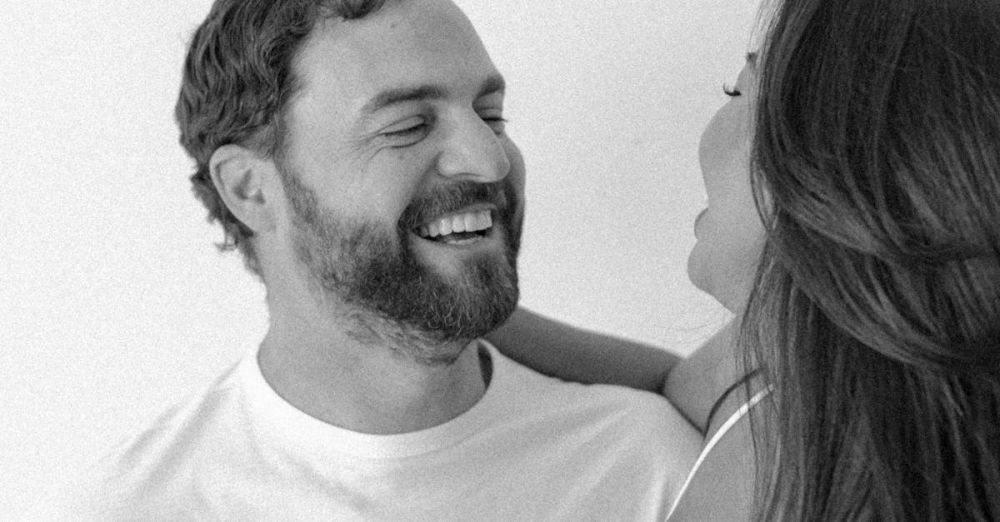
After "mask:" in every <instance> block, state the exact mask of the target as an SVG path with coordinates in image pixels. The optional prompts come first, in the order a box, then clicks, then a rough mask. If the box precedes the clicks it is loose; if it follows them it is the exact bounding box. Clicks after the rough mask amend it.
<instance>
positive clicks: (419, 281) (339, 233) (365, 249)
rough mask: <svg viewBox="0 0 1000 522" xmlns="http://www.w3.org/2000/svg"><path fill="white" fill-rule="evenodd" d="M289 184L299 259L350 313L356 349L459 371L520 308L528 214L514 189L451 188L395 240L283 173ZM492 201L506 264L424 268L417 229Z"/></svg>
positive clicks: (408, 214) (406, 223)
mask: <svg viewBox="0 0 1000 522" xmlns="http://www.w3.org/2000/svg"><path fill="white" fill-rule="evenodd" d="M282 181H283V184H284V188H285V192H286V194H287V195H288V200H289V202H290V204H291V209H292V218H293V225H294V228H295V232H294V234H295V236H294V238H293V245H294V248H295V251H296V254H297V257H298V259H299V261H300V262H301V263H302V265H303V266H304V267H305V269H306V270H307V272H308V275H309V276H310V277H311V279H312V280H313V283H314V284H315V285H316V286H317V287H318V288H319V290H320V291H321V292H323V293H324V294H326V295H329V296H332V297H334V298H335V299H337V300H339V301H340V302H342V303H344V304H345V305H347V309H348V312H347V314H345V315H343V316H342V319H346V320H347V322H348V324H346V325H345V326H346V327H347V329H348V333H349V334H350V335H352V337H354V338H355V339H356V340H358V341H361V342H364V343H366V344H385V345H388V346H389V347H390V348H392V349H393V350H395V351H396V352H397V353H399V354H400V355H403V356H408V357H410V358H412V359H414V360H416V361H418V362H421V363H423V364H430V365H441V364H450V363H452V362H454V361H455V360H456V359H457V357H458V355H459V354H460V353H461V350H460V349H458V350H456V349H455V346H458V347H460V348H464V345H466V344H468V342H469V341H471V340H472V339H475V338H477V337H481V336H483V335H484V334H486V333H487V332H490V331H492V330H493V329H495V328H496V327H497V326H499V325H500V324H501V323H503V321H505V320H506V319H507V318H508V317H509V316H510V314H511V313H512V312H513V311H514V309H515V307H516V306H517V299H518V286H517V268H516V267H517V261H516V259H517V252H518V249H519V243H520V235H521V223H520V217H521V213H520V212H519V205H520V201H519V198H518V195H517V193H516V191H515V190H514V189H513V187H512V186H511V184H510V183H509V182H500V183H494V184H483V183H474V182H461V183H456V184H454V185H450V186H446V187H442V188H440V189H438V190H436V191H435V192H433V193H431V194H428V195H425V196H423V197H420V198H419V199H417V200H415V201H413V202H412V203H411V204H410V205H409V206H408V207H407V208H406V210H405V211H404V213H403V216H402V218H401V219H400V220H399V222H398V223H397V224H396V227H395V233H392V232H391V231H389V230H387V229H386V224H385V223H381V222H376V221H373V220H366V219H358V218H346V217H342V216H339V215H337V214H335V213H334V212H333V211H332V210H330V209H327V208H322V207H321V206H320V205H319V202H318V199H317V197H316V194H315V192H313V191H312V190H311V189H309V188H308V187H306V186H304V185H303V184H302V183H301V181H299V179H298V177H297V175H296V174H295V173H294V172H287V171H286V172H283V173H282ZM484 202H485V203H491V204H494V205H495V206H496V207H497V219H496V222H495V223H494V224H493V226H494V227H501V231H502V232H503V237H504V254H503V256H502V258H498V257H497V256H496V255H495V254H485V255H484V254H480V255H476V256H475V257H470V259H468V260H467V261H465V266H464V267H463V270H462V271H461V273H460V275H458V276H451V277H445V276H442V275H441V274H439V273H437V272H436V271H435V270H434V268H433V267H429V266H425V265H423V264H421V263H420V261H419V260H418V258H417V256H416V254H415V253H414V252H413V249H412V241H413V240H414V236H413V235H412V231H413V229H414V228H415V227H417V226H419V225H421V224H423V223H425V222H427V221H429V220H430V219H433V218H436V217H439V216H443V215H446V214H448V213H451V212H454V211H457V210H461V209H462V208H465V207H467V206H469V205H472V204H476V203H484ZM496 232H498V231H494V233H496Z"/></svg>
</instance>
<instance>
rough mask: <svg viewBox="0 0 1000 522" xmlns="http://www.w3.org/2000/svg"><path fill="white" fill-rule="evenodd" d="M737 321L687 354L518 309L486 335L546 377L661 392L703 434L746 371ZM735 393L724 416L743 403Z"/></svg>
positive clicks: (725, 403)
mask: <svg viewBox="0 0 1000 522" xmlns="http://www.w3.org/2000/svg"><path fill="white" fill-rule="evenodd" d="M734 324H735V321H732V322H730V323H728V324H726V325H725V326H724V327H723V328H722V329H721V330H720V331H719V332H717V333H716V334H715V335H713V336H712V337H711V338H710V339H709V340H708V341H706V342H705V344H703V345H702V346H701V347H699V348H698V349H697V350H695V351H694V352H693V353H692V354H691V355H690V356H688V357H687V358H685V359H681V358H680V357H678V356H677V355H675V354H673V353H670V352H668V351H666V350H664V349H661V348H656V347H653V346H649V345H646V344H642V343H639V342H636V341H629V340H627V339H621V338H619V337H614V336H610V335H605V334H600V333H596V332H592V331H588V330H584V329H581V328H577V327H574V326H570V325H568V324H566V323H562V322H559V321H556V320H554V319H550V318H547V317H544V316H541V315H539V314H537V313H534V312H532V311H530V310H525V309H523V308H518V309H517V311H515V312H514V314H513V315H512V316H511V317H510V319H508V320H507V322H506V323H505V324H504V325H503V326H501V327H500V328H499V329H497V330H496V331H495V332H493V333H491V334H489V335H487V336H486V338H487V339H488V340H489V341H491V342H492V343H493V344H495V345H496V346H497V348H498V349H499V350H500V351H501V352H503V353H504V354H505V355H507V356H508V357H510V358H512V359H514V360H515V361H518V362H520V363H521V364H524V365H525V366H528V367H530V368H533V369H535V370H536V371H539V372H541V373H544V374H546V375H552V376H554V377H558V378H560V379H564V380H568V381H575V382H583V383H601V384H617V385H622V386H628V387H630V388H636V389H640V390H647V391H653V392H657V393H661V394H663V395H664V396H665V397H666V398H667V399H668V400H670V402H671V403H673V405H674V406H675V407H676V408H677V409H678V410H680V412H681V413H682V414H683V415H684V416H685V417H687V418H688V420H689V421H690V422H691V423H692V424H693V425H694V426H696V427H697V428H698V429H700V430H701V431H702V432H706V431H707V430H708V429H709V426H708V416H709V412H710V411H711V409H712V406H713V405H714V404H715V402H716V401H717V400H718V399H719V398H720V397H721V396H722V394H723V392H724V391H725V390H726V389H727V388H728V387H729V386H730V385H732V384H733V383H735V382H737V381H739V380H740V379H741V378H742V377H743V375H744V373H745V372H742V371H741V370H740V367H739V363H738V358H737V356H736V353H735V351H734V346H735V343H734V338H733V331H734ZM743 395H744V394H743V393H734V394H732V396H731V397H729V398H727V400H725V401H724V403H723V404H722V405H721V406H722V407H720V408H719V411H718V414H717V417H719V418H721V419H723V420H724V419H725V418H726V417H728V415H729V414H730V413H731V412H732V411H734V410H735V409H736V408H737V407H739V405H740V404H741V402H740V400H741V399H744V397H743Z"/></svg>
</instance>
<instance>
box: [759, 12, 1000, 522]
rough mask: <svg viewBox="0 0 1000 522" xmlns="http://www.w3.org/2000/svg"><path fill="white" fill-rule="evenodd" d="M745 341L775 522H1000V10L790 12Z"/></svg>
mask: <svg viewBox="0 0 1000 522" xmlns="http://www.w3.org/2000/svg"><path fill="white" fill-rule="evenodd" d="M759 57H760V60H759V82H760V86H759V89H758V92H759V95H758V100H757V102H758V106H757V109H756V117H755V124H754V125H755V136H754V143H753V158H752V164H753V168H752V174H751V176H752V182H753V185H754V189H755V193H756V195H757V201H758V207H759V208H761V210H762V215H763V216H764V220H765V228H766V230H767V238H766V242H765V247H764V252H763V255H762V259H761V263H760V266H759V268H758V272H757V276H756V280H755V285H754V290H753V291H752V293H751V296H750V299H749V302H748V305H747V309H746V312H745V314H744V316H743V321H742V324H741V336H740V344H741V345H742V347H743V348H745V351H744V353H746V354H748V359H747V363H748V364H749V363H750V362H751V361H757V363H758V364H759V365H760V366H762V369H763V370H764V373H765V375H766V376H767V379H768V380H769V381H770V384H772V385H773V386H774V393H773V394H772V400H770V401H766V402H767V404H768V406H767V407H765V408H762V409H760V411H759V412H758V413H757V414H756V415H754V416H753V429H754V440H755V441H756V446H757V455H758V481H757V487H758V492H757V495H756V498H757V501H758V505H757V506H756V510H755V511H756V517H757V518H758V519H762V520H779V519H780V520H796V521H798V520H810V521H813V520H907V521H909V520H1000V2H996V1H995V0H948V1H942V0H794V1H792V0H788V1H785V2H782V3H781V4H779V5H777V6H776V7H775V9H774V10H773V11H772V16H771V18H770V22H769V24H768V26H767V27H766V32H765V35H764V41H763V45H762V48H761V52H760V54H759Z"/></svg>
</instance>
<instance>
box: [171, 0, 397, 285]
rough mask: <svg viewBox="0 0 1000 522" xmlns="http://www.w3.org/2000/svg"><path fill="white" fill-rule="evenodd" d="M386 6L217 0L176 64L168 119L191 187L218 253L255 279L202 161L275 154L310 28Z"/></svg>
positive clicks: (242, 233) (322, 0)
mask: <svg viewBox="0 0 1000 522" xmlns="http://www.w3.org/2000/svg"><path fill="white" fill-rule="evenodd" d="M385 3H386V0H217V1H216V2H215V4H214V5H213V6H212V10H211V12H210V13H209V14H208V17H207V18H206V19H205V21H204V22H203V23H202V24H201V26H200V27H199V28H198V30H197V31H196V32H195V34H194V38H193V39H192V41H191V45H190V47H189V49H188V54H187V59H186V60H185V63H184V75H183V80H182V82H181V91H180V96H179V97H178V99H177V106H176V108H175V117H176V119H177V125H178V127H180V143H181V145H182V146H183V147H184V149H185V150H186V151H187V153H188V155H190V156H191V157H192V158H193V159H194V160H195V163H196V170H195V173H194V174H193V175H192V176H191V183H192V184H193V189H194V193H195V195H196V196H197V197H198V199H199V200H201V202H202V203H203V204H204V205H205V207H206V208H207V209H208V220H209V222H215V221H218V222H219V223H221V224H222V227H223V230H224V233H225V239H224V241H223V242H222V243H220V244H219V245H218V246H219V248H220V250H223V251H225V250H234V249H238V250H239V251H240V252H241V253H242V255H243V258H244V261H245V263H246V267H247V269H248V270H250V271H251V272H252V273H254V274H256V275H257V276H260V275H261V272H260V263H259V261H258V259H257V254H256V251H255V249H254V244H253V241H252V240H251V238H252V237H253V231H252V230H250V228H248V227H247V226H246V225H245V224H243V223H241V222H240V221H239V220H238V219H237V218H236V217H235V216H233V215H232V213H230V212H229V209H228V208H226V205H225V203H224V202H223V200H222V198H221V197H220V196H219V193H218V191H216V189H215V185H214V184H213V183H212V179H211V174H210V172H209V160H210V159H211V157H212V154H213V153H214V152H215V150H216V149H218V148H219V147H221V146H223V145H228V144H238V145H241V146H244V147H248V148H251V149H253V150H255V151H257V152H259V153H261V154H264V155H267V156H268V157H274V155H275V154H277V153H280V152H281V150H282V147H283V139H284V132H283V130H282V120H283V115H284V112H285V106H286V104H287V102H288V100H290V99H291V98H292V96H293V95H294V94H295V92H296V91H297V89H298V88H299V87H300V86H299V85H298V83H297V79H296V78H295V75H294V74H293V71H292V65H293V62H294V59H295V56H296V53H297V52H298V51H299V49H300V48H301V47H302V44H303V42H304V41H305V40H306V38H307V37H308V36H309V34H310V33H311V32H312V30H313V28H314V27H315V26H316V24H317V22H319V21H321V20H324V19H330V18H340V19H346V20H352V19H358V18H363V17H365V16H367V15H369V14H371V13H373V12H375V11H377V10H379V9H380V8H381V7H382V6H383V5H384V4H385Z"/></svg>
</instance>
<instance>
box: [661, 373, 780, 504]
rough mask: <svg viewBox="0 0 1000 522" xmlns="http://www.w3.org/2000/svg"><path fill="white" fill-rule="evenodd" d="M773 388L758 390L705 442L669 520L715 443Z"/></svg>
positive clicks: (675, 502) (675, 501) (675, 500)
mask: <svg viewBox="0 0 1000 522" xmlns="http://www.w3.org/2000/svg"><path fill="white" fill-rule="evenodd" d="M772 389H773V387H772V386H768V387H767V389H765V390H761V391H759V392H757V393H756V394H755V395H754V396H753V397H750V400H748V401H747V402H745V403H743V405H742V406H740V408H739V409H738V410H736V411H735V412H733V414H732V415H730V416H729V418H728V419H726V422H725V423H724V424H723V425H722V427H721V428H719V429H718V431H716V432H715V434H714V435H712V438H711V439H709V441H708V444H705V447H704V448H702V449H701V454H699V455H698V460H696V461H695V462H694V466H692V467H691V471H689V472H688V476H687V479H686V480H685V481H684V485H683V486H681V490H680V492H679V493H677V498H675V499H674V503H673V505H672V506H670V511H669V512H668V513H667V519H668V520H669V519H670V517H671V516H672V515H673V514H674V510H675V509H677V504H679V503H680V501H681V498H682V497H683V496H684V492H686V491H687V488H688V486H689V485H691V479H693V478H694V475H695V473H697V472H698V468H700V467H701V463H702V462H704V461H705V459H706V458H707V457H708V453H709V452H710V451H712V448H714V447H715V445H716V444H718V443H719V441H720V440H722V437H723V436H724V435H725V434H726V433H727V432H728V431H729V430H730V429H731V428H732V427H733V426H735V425H736V423H737V422H739V420H740V419H742V418H743V417H745V416H746V414H747V413H749V412H750V409H751V408H753V407H754V406H756V405H757V403H759V402H760V401H762V400H764V397H767V396H768V394H770V393H771V390H772Z"/></svg>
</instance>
